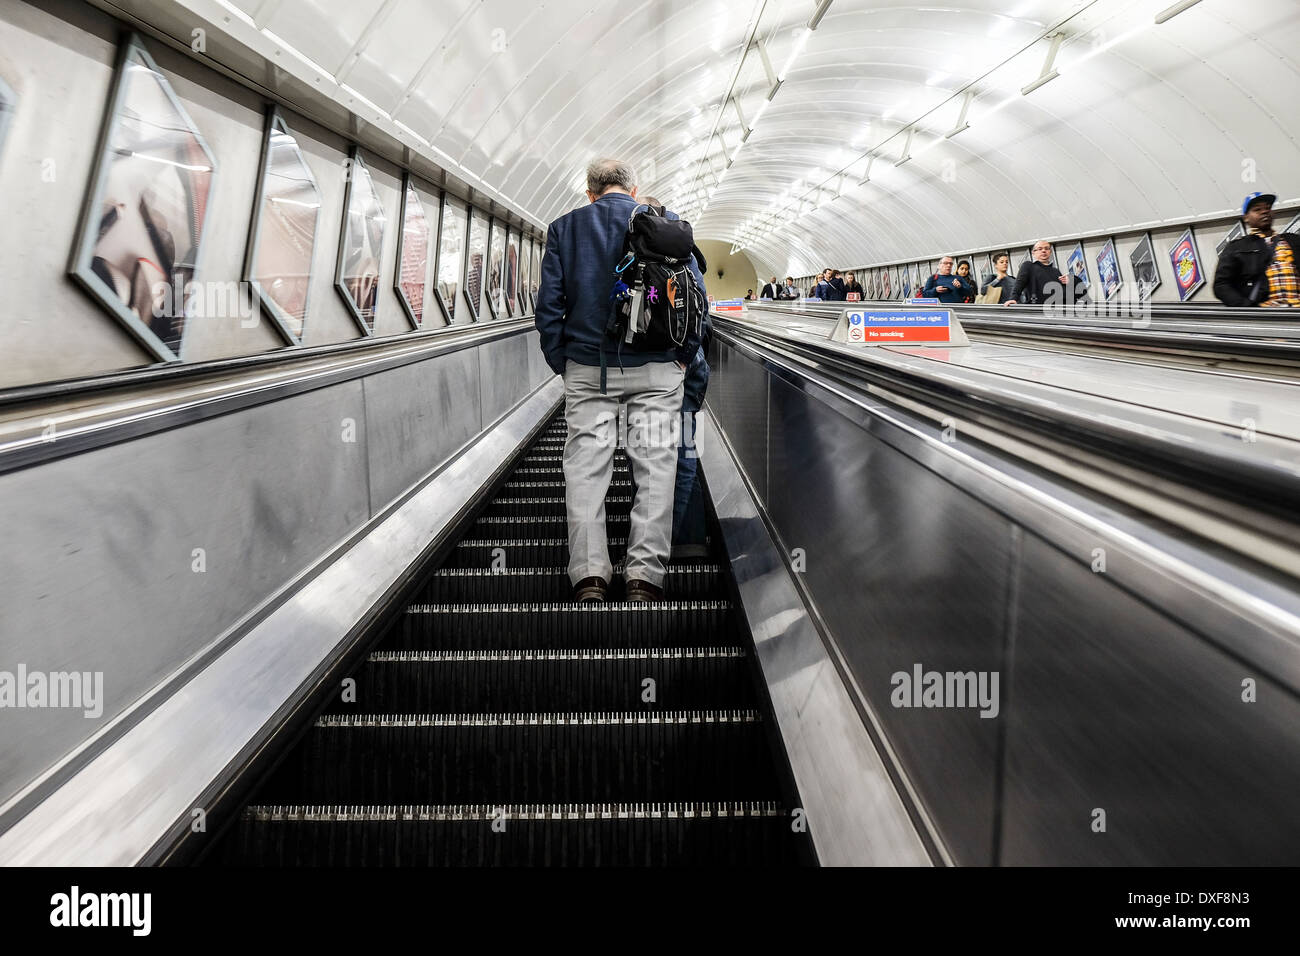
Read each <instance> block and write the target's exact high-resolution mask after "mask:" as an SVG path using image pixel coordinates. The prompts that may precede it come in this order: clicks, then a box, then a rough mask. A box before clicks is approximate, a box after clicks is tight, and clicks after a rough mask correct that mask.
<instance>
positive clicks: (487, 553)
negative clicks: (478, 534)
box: [447, 535, 627, 568]
mask: <svg viewBox="0 0 1300 956" xmlns="http://www.w3.org/2000/svg"><path fill="white" fill-rule="evenodd" d="M626 551H627V538H626V537H620V536H613V535H611V536H610V538H609V555H610V558H611V559H612V560H614V561H619V560H621V559H622V558H623V555H624V553H625V552H626ZM493 562H496V563H497V565H498V566H505V567H516V566H517V567H542V566H548V565H565V566H567V565H568V562H569V541H568V539H567V538H565V537H563V536H560V537H545V538H542V537H538V538H533V537H529V538H500V537H490V538H477V539H475V538H468V539H466V540H464V541H460V542H458V543H457V545H456V547H455V548H454V549H453V550H452V553H451V554H450V555H449V556H448V558H447V566H448V567H455V568H488V567H491V566H492V565H493ZM503 562H504V565H503V564H502V563H503Z"/></svg>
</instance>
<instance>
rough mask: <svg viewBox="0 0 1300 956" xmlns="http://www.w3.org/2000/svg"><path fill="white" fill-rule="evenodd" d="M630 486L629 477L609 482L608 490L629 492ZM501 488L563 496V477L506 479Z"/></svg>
mask: <svg viewBox="0 0 1300 956" xmlns="http://www.w3.org/2000/svg"><path fill="white" fill-rule="evenodd" d="M631 487H632V482H631V480H629V479H620V480H618V481H611V482H610V483H609V490H610V492H611V493H612V494H630V493H631V492H630V491H629V490H628V489H630V488H631ZM501 490H502V492H503V493H504V494H507V495H530V494H533V495H557V496H559V497H560V498H563V497H564V479H563V478H556V479H553V480H551V481H507V482H506V483H505V484H504V485H502V486H501Z"/></svg>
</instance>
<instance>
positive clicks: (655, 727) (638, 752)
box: [259, 710, 779, 804]
mask: <svg viewBox="0 0 1300 956" xmlns="http://www.w3.org/2000/svg"><path fill="white" fill-rule="evenodd" d="M778 797H779V790H778V787H777V783H776V778H775V774H774V769H773V767H772V761H771V756H770V751H769V749H768V745H767V738H766V735H765V733H764V727H763V724H762V722H761V718H760V716H759V714H758V712H757V711H754V710H734V711H727V710H711V711H657V710H655V711H651V710H642V711H628V712H591V713H509V714H491V713H467V714H361V715H345V714H335V715H325V716H323V717H321V718H319V720H317V722H316V725H315V726H314V727H313V728H312V729H311V730H309V731H308V733H307V735H306V736H305V737H304V738H303V741H302V744H301V745H300V746H299V747H298V748H296V750H295V751H294V752H293V753H292V754H290V756H289V757H288V758H287V759H286V760H285V762H284V763H283V764H281V766H280V767H279V768H278V769H277V770H276V771H275V772H274V773H273V774H272V776H271V778H270V779H269V780H268V781H267V783H266V785H265V787H264V789H263V790H262V792H261V794H260V796H259V799H260V800H261V801H263V802H267V803H306V804H322V803H345V804H346V803H363V804H367V803H453V804H455V803H491V802H494V801H499V802H515V803H568V802H598V803H602V802H609V803H622V802H632V801H656V800H698V799H709V800H742V799H755V798H757V799H765V800H771V799H777V798H778Z"/></svg>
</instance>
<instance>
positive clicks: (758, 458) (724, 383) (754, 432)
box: [705, 347, 768, 498]
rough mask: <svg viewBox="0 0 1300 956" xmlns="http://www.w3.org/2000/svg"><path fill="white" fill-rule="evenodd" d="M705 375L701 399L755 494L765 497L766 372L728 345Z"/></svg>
mask: <svg viewBox="0 0 1300 956" xmlns="http://www.w3.org/2000/svg"><path fill="white" fill-rule="evenodd" d="M721 351H722V353H723V354H724V356H725V358H724V360H723V362H722V363H721V365H720V366H719V367H718V368H714V369H713V370H712V373H711V374H710V376H709V389H708V392H707V394H706V397H705V400H706V402H707V403H708V405H709V407H710V408H713V409H715V410H716V415H715V418H716V420H717V422H718V425H719V427H720V428H721V429H722V430H723V432H725V433H726V435H727V440H728V441H730V442H731V447H732V449H733V450H734V451H735V453H736V456H737V457H738V458H739V459H740V464H741V467H743V468H744V469H745V474H746V475H747V476H748V477H749V481H750V483H751V484H752V485H753V487H754V490H755V492H756V493H757V494H758V496H759V498H766V497H767V379H768V376H767V372H766V371H765V370H764V369H763V367H762V366H761V365H759V364H758V363H757V362H755V361H753V360H752V359H749V358H747V357H746V356H743V355H740V354H739V353H737V352H735V351H734V350H732V349H730V348H726V347H723V348H722V349H721Z"/></svg>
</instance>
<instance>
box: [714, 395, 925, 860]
mask: <svg viewBox="0 0 1300 956" xmlns="http://www.w3.org/2000/svg"><path fill="white" fill-rule="evenodd" d="M696 439H697V447H698V449H699V453H700V463H701V465H702V466H703V468H704V470H705V472H706V473H707V475H708V490H709V494H710V496H711V497H712V499H713V504H714V508H715V510H716V512H717V516H718V521H719V524H720V526H721V528H722V535H723V538H724V539H725V540H726V545H727V554H728V555H730V556H731V567H732V570H733V572H734V573H735V575H736V583H737V586H738V588H739V591H740V598H741V603H742V609H743V612H744V614H745V617H746V619H747V620H748V622H749V626H750V631H751V633H752V634H753V637H754V645H755V648H756V650H757V653H758V659H759V663H760V665H761V666H762V670H763V676H764V678H765V680H766V682H767V686H768V691H769V694H770V697H771V700H772V709H773V713H774V714H775V716H776V721H777V725H778V730H779V732H780V735H781V738H782V740H783V742H784V745H785V751H786V754H787V756H788V757H789V760H790V766H791V770H792V772H793V774H794V779H795V786H796V787H797V789H798V791H799V797H800V801H801V803H800V805H801V806H802V807H803V809H804V810H805V812H806V813H807V818H808V831H809V834H810V835H811V837H812V840H813V845H814V846H815V848H816V850H817V857H818V860H819V862H820V863H822V865H824V866H874V865H895V866H924V865H927V864H928V863H929V862H930V861H929V858H928V856H927V854H926V850H925V846H924V844H923V843H922V842H921V840H920V838H919V837H918V836H917V833H916V830H915V828H914V826H913V824H912V821H911V818H910V817H909V815H908V811H907V808H906V806H905V805H904V804H903V801H902V800H901V799H900V798H899V795H898V792H897V791H896V790H895V788H894V782H893V780H892V779H891V778H890V775H889V772H888V770H887V769H886V767H885V764H884V761H883V760H882V759H881V757H880V755H879V754H878V753H877V751H876V748H875V745H874V743H873V742H872V740H871V737H870V735H869V734H868V732H867V729H866V727H865V726H864V725H863V723H862V719H861V717H860V716H859V714H858V711H857V709H856V708H855V707H854V704H853V700H852V698H851V697H850V694H849V691H848V690H847V689H846V688H845V686H844V683H843V681H842V679H841V678H840V674H839V671H838V670H837V669H836V667H835V665H834V663H833V662H832V661H831V659H830V656H829V654H828V653H827V651H826V647H825V645H824V644H823V643H822V638H821V635H820V634H819V633H818V631H817V628H816V626H815V625H814V624H813V622H812V619H811V618H810V617H809V615H808V611H807V609H806V608H805V607H804V604H803V600H802V598H801V597H800V596H799V592H798V591H797V590H796V588H795V586H794V583H793V581H792V580H791V578H790V572H789V570H788V569H787V567H786V565H785V563H784V561H782V559H781V555H780V553H779V552H778V551H777V549H776V545H775V543H774V542H773V541H772V539H771V537H770V536H769V534H768V531H767V527H766V526H765V525H764V523H763V520H762V517H761V516H760V515H759V512H758V509H757V506H756V505H755V502H754V499H753V498H752V497H751V496H750V494H749V491H748V489H747V488H746V487H745V485H744V483H743V481H742V480H741V477H740V472H739V471H738V470H737V468H736V465H735V462H734V461H733V459H732V458H731V455H730V454H729V452H728V450H727V448H726V446H725V445H723V443H722V441H721V439H720V437H719V433H718V430H717V427H716V425H715V424H714V422H713V419H712V416H711V415H709V413H707V412H704V413H702V414H701V415H700V417H699V428H698V431H697V432H696Z"/></svg>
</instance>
